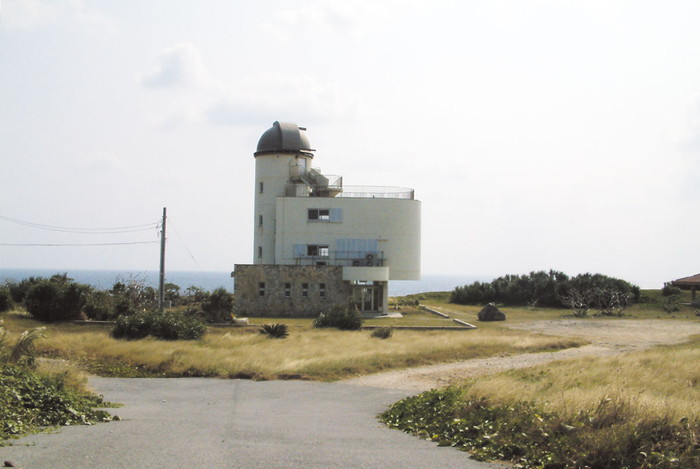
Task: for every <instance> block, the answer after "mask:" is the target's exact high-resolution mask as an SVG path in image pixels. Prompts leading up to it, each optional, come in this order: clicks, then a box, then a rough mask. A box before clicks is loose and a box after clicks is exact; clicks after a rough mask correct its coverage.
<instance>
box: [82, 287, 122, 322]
mask: <svg viewBox="0 0 700 469" xmlns="http://www.w3.org/2000/svg"><path fill="white" fill-rule="evenodd" d="M83 312H84V313H85V316H87V317H88V319H94V320H96V321H108V320H112V319H115V318H116V317H117V316H119V314H118V313H117V311H116V308H115V301H114V297H112V295H110V293H109V292H106V291H104V290H93V291H91V292H90V293H89V294H88V295H87V300H86V305H85V307H84V308H83Z"/></svg>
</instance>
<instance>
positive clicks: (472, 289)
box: [450, 270, 640, 312]
mask: <svg viewBox="0 0 700 469" xmlns="http://www.w3.org/2000/svg"><path fill="white" fill-rule="evenodd" d="M572 291H576V292H579V293H581V294H583V295H585V296H587V297H591V298H592V297H593V296H596V292H614V295H616V296H615V298H616V299H617V298H623V297H624V298H625V299H626V301H628V302H629V303H630V304H631V303H634V302H637V301H639V297H640V290H639V287H638V286H636V285H632V284H630V283H628V282H626V281H624V280H620V279H617V278H612V277H608V276H605V275H601V274H581V275H577V276H576V277H572V278H569V276H567V275H566V274H564V273H562V272H557V271H555V270H550V271H549V272H544V271H539V272H530V273H529V274H528V275H505V276H503V277H498V278H497V279H495V280H493V281H492V282H490V283H481V282H474V283H472V284H470V285H464V286H462V287H457V288H455V289H454V291H453V292H452V294H451V295H450V303H457V304H465V305H477V304H482V305H483V304H488V303H498V304H503V305H507V306H530V307H534V306H535V305H537V306H548V307H555V308H561V307H565V306H570V303H571V302H570V301H569V300H570V299H571V297H572ZM597 296H598V297H600V295H597ZM608 296H609V295H608ZM604 299H605V300H606V301H604V302H603V303H605V304H601V306H600V307H601V310H602V311H604V312H607V309H606V308H607V305H608V303H609V301H607V300H608V299H609V298H604ZM614 309H616V308H614Z"/></svg>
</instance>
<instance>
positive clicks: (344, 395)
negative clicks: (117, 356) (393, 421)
mask: <svg viewBox="0 0 700 469" xmlns="http://www.w3.org/2000/svg"><path fill="white" fill-rule="evenodd" d="M91 383H92V385H93V387H94V388H95V389H96V390H97V391H98V392H100V393H102V394H104V396H105V398H106V399H107V400H109V401H114V402H120V403H122V404H124V407H122V408H119V409H113V410H112V413H113V414H116V415H119V416H120V417H121V418H122V420H121V421H119V422H111V423H103V424H97V425H95V426H92V427H87V426H76V427H65V428H62V429H60V431H59V432H58V433H52V434H40V435H32V436H29V437H25V438H22V439H20V440H16V441H15V442H14V445H13V446H10V447H0V462H2V461H5V460H10V461H13V462H14V463H15V464H16V466H17V467H22V468H25V469H34V468H51V469H61V468H71V469H76V468H96V469H102V468H105V469H107V468H110V469H111V468H120V469H123V468H139V469H140V468H170V467H177V468H185V467H188V468H277V467H279V468H375V467H376V468H397V469H398V468H400V469H404V468H433V467H435V468H462V469H471V468H474V469H476V468H480V469H485V468H494V467H500V468H502V467H503V466H500V465H492V464H485V463H479V462H476V461H473V460H471V459H469V457H468V455H467V454H466V453H463V452H461V451H458V450H456V449H453V448H440V447H438V446H437V445H436V444H435V443H432V442H428V441H424V440H421V439H419V438H416V437H413V436H411V435H406V434H404V433H402V432H400V431H397V430H390V429H388V428H386V427H384V426H383V425H382V424H380V423H379V422H378V421H377V419H376V415H377V414H378V413H379V412H381V411H382V410H384V409H385V408H386V406H387V405H389V404H391V403H392V402H395V401H397V400H398V399H400V398H402V397H405V395H406V392H405V391H393V390H386V389H376V388H369V387H363V386H353V385H347V384H338V383H311V382H302V381H265V382H255V381H246V380H219V379H205V378H187V379H110V378H95V379H92V380H91Z"/></svg>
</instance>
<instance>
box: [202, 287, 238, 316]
mask: <svg viewBox="0 0 700 469" xmlns="http://www.w3.org/2000/svg"><path fill="white" fill-rule="evenodd" d="M202 311H204V316H205V318H206V320H207V322H227V321H231V313H233V295H232V294H231V293H229V292H228V291H227V290H226V289H225V288H217V289H216V290H214V291H213V292H211V293H210V294H209V295H208V296H207V297H206V298H205V299H204V300H203V301H202Z"/></svg>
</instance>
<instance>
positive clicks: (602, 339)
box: [343, 319, 700, 392]
mask: <svg viewBox="0 0 700 469" xmlns="http://www.w3.org/2000/svg"><path fill="white" fill-rule="evenodd" d="M508 327H509V328H511V329H519V330H524V331H528V332H535V333H540V334H547V335H555V336H565V337H580V338H583V339H587V340H589V341H590V342H591V344H590V345H586V346H583V347H578V348H572V349H566V350H560V351H556V352H544V353H526V354H522V355H512V356H505V357H491V358H479V359H473V360H466V361H461V362H455V363H444V364H439V365H430V366H422V367H417V368H409V369H405V370H395V371H389V372H384V373H376V374H372V375H366V376H361V377H359V378H352V379H348V380H345V381H343V382H344V383H346V384H354V385H361V386H371V387H377V388H384V389H402V390H406V391H414V392H422V391H427V390H429V389H433V388H436V387H441V386H447V385H449V384H454V383H457V382H459V381H461V380H463V379H465V378H469V377H472V376H478V375H485V374H492V373H498V372H501V371H506V370H512V369H517V368H526V367H529V366H535V365H539V364H542V363H547V362H550V361H553V360H563V359H567V358H576V357H582V356H604V355H613V354H617V353H623V352H628V351H632V350H641V349H645V348H648V347H653V346H657V345H662V344H673V343H680V342H685V341H687V340H688V338H689V337H690V336H691V335H694V334H700V322H697V321H680V320H676V321H669V320H658V321H657V320H614V319H608V320H592V319H591V320H576V319H564V320H554V321H533V322H527V323H520V324H510V325H508Z"/></svg>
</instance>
